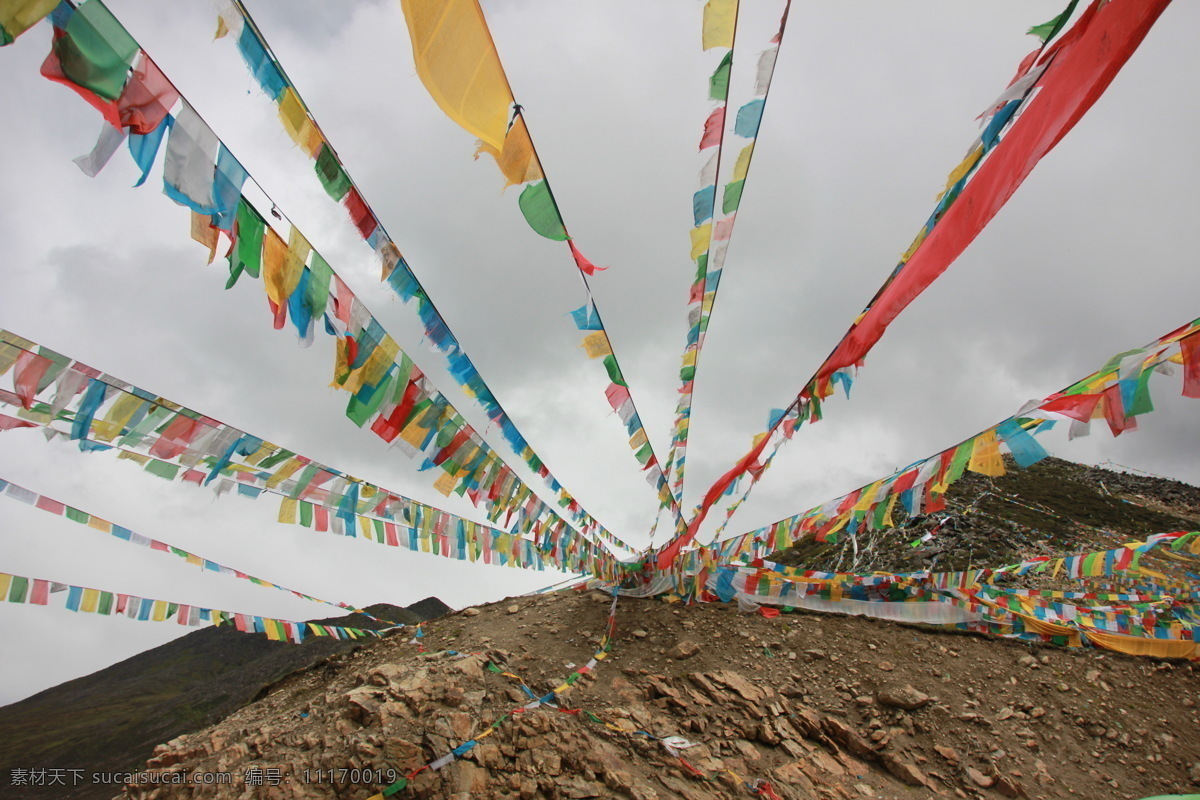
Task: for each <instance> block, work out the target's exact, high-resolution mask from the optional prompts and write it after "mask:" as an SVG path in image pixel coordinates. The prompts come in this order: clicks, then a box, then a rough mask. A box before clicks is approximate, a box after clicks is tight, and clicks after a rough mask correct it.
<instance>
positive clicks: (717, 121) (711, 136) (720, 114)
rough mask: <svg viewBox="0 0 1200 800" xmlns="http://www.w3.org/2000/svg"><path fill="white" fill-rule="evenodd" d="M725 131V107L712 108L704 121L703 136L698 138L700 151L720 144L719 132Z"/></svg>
mask: <svg viewBox="0 0 1200 800" xmlns="http://www.w3.org/2000/svg"><path fill="white" fill-rule="evenodd" d="M723 130H725V106H720V107H718V108H714V109H713V112H712V113H711V114H709V115H708V119H706V120H705V121H704V135H703V136H701V137H700V149H701V150H707V149H708V148H710V147H716V146H717V145H718V144H720V143H721V132H722V131H723Z"/></svg>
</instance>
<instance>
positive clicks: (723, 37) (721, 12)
mask: <svg viewBox="0 0 1200 800" xmlns="http://www.w3.org/2000/svg"><path fill="white" fill-rule="evenodd" d="M737 7H738V0H708V2H707V3H705V4H704V32H703V36H702V38H703V42H704V49H705V50H711V49H712V48H714V47H733V28H734V25H735V23H736V21H737Z"/></svg>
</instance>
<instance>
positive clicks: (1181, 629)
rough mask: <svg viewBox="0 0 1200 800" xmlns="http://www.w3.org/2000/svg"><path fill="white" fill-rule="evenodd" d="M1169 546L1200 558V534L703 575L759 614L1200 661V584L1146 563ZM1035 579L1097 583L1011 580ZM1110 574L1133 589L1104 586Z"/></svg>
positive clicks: (711, 594)
mask: <svg viewBox="0 0 1200 800" xmlns="http://www.w3.org/2000/svg"><path fill="white" fill-rule="evenodd" d="M1164 547H1165V548H1169V549H1170V551H1171V552H1172V553H1173V554H1189V555H1200V532H1196V531H1190V532H1189V531H1178V532H1173V533H1157V534H1153V535H1151V536H1149V537H1147V538H1146V540H1145V541H1141V542H1130V543H1127V544H1125V545H1122V546H1121V547H1117V548H1112V549H1110V550H1106V551H1098V552H1092V553H1082V554H1079V555H1074V556H1065V557H1057V558H1054V557H1045V556H1043V557H1038V558H1034V559H1029V560H1026V561H1022V562H1019V563H1017V564H1011V565H1008V566H1004V567H1000V568H997V569H974V570H965V571H958V572H928V571H925V572H912V573H901V574H889V573H873V574H870V575H863V574H853V573H835V572H820V571H815V570H803V569H797V568H791V567H785V566H782V565H779V564H775V563H773V562H769V561H762V560H757V561H756V562H754V565H752V566H745V567H735V566H719V567H717V568H716V569H715V570H713V571H711V572H709V573H707V574H701V579H702V580H703V581H704V583H703V586H704V587H705V589H706V591H707V593H708V599H710V600H721V601H724V602H729V601H731V600H733V599H738V600H739V603H741V604H743V605H745V606H749V607H750V608H751V609H752V608H754V606H755V605H756V604H760V603H765V604H767V605H775V606H788V607H802V608H808V609H813V610H820V611H829V612H832V613H846V614H861V615H866V616H872V617H877V618H881V619H890V620H894V621H903V622H910V623H924V624H932V625H944V626H948V627H953V628H957V629H959V630H970V631H974V632H977V633H985V634H991V635H1000V636H1005V637H1008V638H1019V639H1026V640H1033V641H1044V642H1052V643H1055V644H1060V645H1065V646H1074V647H1080V646H1084V645H1089V644H1090V645H1093V646H1097V647H1104V648H1107V649H1112V650H1118V651H1120V652H1124V653H1130V654H1134V655H1153V656H1157V657H1162V658H1200V643H1198V642H1197V640H1196V631H1197V623H1200V616H1198V615H1197V607H1196V603H1197V601H1200V584H1194V583H1193V584H1186V583H1178V582H1171V581H1170V579H1168V578H1167V576H1165V575H1163V574H1162V573H1159V572H1156V571H1154V570H1151V569H1149V568H1147V567H1146V566H1144V565H1143V564H1141V563H1140V560H1141V557H1142V556H1143V555H1145V554H1146V553H1149V552H1150V551H1152V550H1155V549H1156V548H1164ZM1027 575H1034V576H1038V577H1044V578H1051V579H1061V580H1074V581H1080V582H1085V583H1088V584H1089V585H1090V586H1089V588H1088V589H1087V590H1085V591H1061V590H1049V589H1020V588H1013V587H1008V586H1005V585H1003V583H1001V582H1002V581H1004V580H1006V579H1011V578H1015V577H1021V576H1027ZM1105 578H1107V579H1118V580H1120V581H1123V582H1125V584H1126V585H1125V586H1114V585H1113V584H1111V583H1107V582H1104V581H1103V580H1098V579H1105ZM1147 578H1149V579H1153V580H1157V581H1161V582H1162V583H1151V582H1148V581H1147V580H1146V579H1147ZM1113 589H1116V590H1117V591H1111V590H1113Z"/></svg>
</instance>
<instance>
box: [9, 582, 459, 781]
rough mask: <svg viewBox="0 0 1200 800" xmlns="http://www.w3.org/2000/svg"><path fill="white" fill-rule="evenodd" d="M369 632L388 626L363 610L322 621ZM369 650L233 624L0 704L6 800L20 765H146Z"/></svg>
mask: <svg viewBox="0 0 1200 800" xmlns="http://www.w3.org/2000/svg"><path fill="white" fill-rule="evenodd" d="M364 610H365V611H367V612H369V613H370V614H372V615H373V616H376V617H379V618H380V619H385V620H388V621H391V622H400V623H403V624H406V625H415V624H416V623H418V622H424V621H427V620H430V619H435V618H436V617H438V616H441V615H442V614H445V613H447V612H448V611H450V610H451V609H450V607H449V606H447V605H446V604H445V603H443V602H442V601H441V600H439V599H437V598H436V597H427V598H425V599H424V600H421V601H419V602H417V603H414V604H412V605H411V606H408V607H407V608H401V607H399V606H392V605H387V604H382V603H381V604H377V605H373V606H367V607H366V608H365V609H364ZM313 621H314V622H318V623H321V624H326V625H339V626H345V627H355V628H364V629H379V628H382V627H386V626H385V625H381V624H380V623H377V622H374V621H372V620H371V619H369V618H367V617H364V616H363V615H361V614H349V615H346V616H342V617H337V618H332V619H322V620H313ZM361 647H362V642H361V641H336V640H332V639H327V638H324V637H320V638H318V637H310V638H309V639H306V640H305V642H304V644H301V645H293V644H288V643H286V642H272V641H269V640H268V639H267V638H266V637H265V636H262V635H250V634H245V633H239V632H238V631H236V630H233V629H230V628H203V629H201V630H198V631H193V632H192V633H190V634H188V635H187V636H182V637H180V638H178V639H175V640H174V641H171V642H168V643H166V644H164V645H162V646H160V647H156V648H154V649H152V650H147V651H146V652H144V653H139V654H138V655H136V656H134V657H132V658H129V659H126V660H125V661H122V662H120V663H119V664H114V665H113V666H111V667H108V668H107V669H102V670H100V671H99V672H94V673H92V674H91V675H86V676H84V677H82V678H76V679H75V680H72V681H67V682H66V683H63V684H60V685H58V686H55V687H53V688H50V689H46V690H45V691H42V692H39V693H38V694H35V695H33V696H32V697H28V698H26V699H24V700H21V701H19V702H16V703H13V704H12V705H8V706H4V707H0V785H3V788H2V789H0V795H3V796H4V797H14V796H17V795H13V794H8V792H16V791H18V790H16V789H14V788H11V787H8V786H7V784H8V781H9V770H10V769H31V768H64V769H72V768H74V769H84V770H87V771H88V772H89V773H90V772H93V771H121V770H128V769H132V768H136V767H137V766H138V765H139V764H141V763H143V762H145V760H146V759H147V758H149V757H150V753H151V751H152V750H153V749H154V746H155V745H157V744H160V743H162V742H166V741H168V740H170V739H173V738H175V737H176V736H179V735H180V734H183V733H187V732H189V731H194V730H198V729H200V728H203V727H206V726H208V725H212V724H214V723H217V722H219V721H220V720H222V719H224V718H225V717H227V716H228V715H229V714H230V713H232V712H234V711H236V710H237V709H239V708H241V707H242V706H244V705H246V704H247V703H249V702H251V701H253V700H255V699H256V698H257V697H258V696H259V695H260V694H262V693H264V692H265V691H266V690H267V688H268V687H270V686H271V684H273V683H275V682H276V681H279V680H280V679H282V678H284V677H286V676H287V675H289V674H290V673H292V672H295V671H297V670H304V669H308V668H311V667H314V666H319V665H321V664H322V663H326V662H328V661H330V660H336V659H338V658H340V656H341V654H343V653H347V652H350V651H352V650H356V649H359V648H361ZM118 788H119V787H112V786H103V785H99V786H95V785H91V784H90V783H88V784H85V785H80V786H77V787H72V786H67V787H63V786H54V787H43V788H37V787H30V788H26V789H22V790H21V791H23V792H25V794H22V795H19V796H21V797H29V798H47V799H49V798H56V799H57V798H89V799H90V798H104V799H105V800H107V798H110V797H112V795H113V794H115V793H116V791H117V789H118Z"/></svg>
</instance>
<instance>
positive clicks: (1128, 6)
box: [818, 0, 1170, 376]
mask: <svg viewBox="0 0 1200 800" xmlns="http://www.w3.org/2000/svg"><path fill="white" fill-rule="evenodd" d="M1168 3H1170V0H1121V2H1110V3H1107V4H1106V5H1104V6H1103V7H1100V8H1099V9H1098V10H1095V9H1097V6H1098V5H1099V4H1096V5H1094V6H1093V7H1092V9H1090V10H1089V13H1088V14H1085V15H1084V16H1083V17H1081V18H1080V20H1079V22H1077V23H1076V24H1075V26H1074V27H1073V28H1072V30H1071V31H1070V32H1069V33H1068V34H1067V36H1064V38H1063V39H1062V40H1060V41H1059V42H1058V43H1056V47H1055V48H1053V49H1052V53H1053V56H1054V61H1053V63H1051V64H1050V66H1049V67H1048V68H1047V69H1046V71H1045V73H1044V74H1043V75H1042V78H1041V80H1039V81H1038V84H1037V85H1038V86H1039V87H1041V92H1040V93H1039V94H1038V95H1036V96H1035V97H1034V98H1033V99H1032V100H1030V101H1029V103H1028V105H1027V107H1026V108H1025V110H1024V112H1023V113H1022V114H1021V115H1020V116H1019V117H1017V119H1016V121H1015V122H1014V123H1013V126H1012V128H1011V129H1010V130H1009V132H1008V134H1007V135H1006V136H1005V137H1004V139H1003V140H1001V142H1000V143H999V144H998V145H997V146H996V147H995V149H994V150H993V151H992V153H991V155H990V156H989V157H988V159H987V160H986V161H984V162H983V164H982V165H980V167H979V169H978V171H976V173H975V176H974V177H973V178H971V180H970V181H968V182H967V185H966V187H965V188H964V189H963V191H962V193H961V194H960V195H959V197H958V199H957V200H956V201H955V202H954V204H953V205H951V206H950V208H949V209H947V211H946V213H945V216H944V217H943V218H942V219H941V221H940V222H939V223H938V224H937V225H935V226H934V228H933V229H932V230H931V231H930V232H929V235H928V236H927V237H926V239H925V241H924V242H923V243H922V244H921V246H920V247H919V248H918V249H917V251H916V252H915V253H914V254H913V256H912V258H910V259H909V260H908V263H907V264H905V265H904V268H903V269H901V270H900V271H899V272H898V273H897V274H896V277H895V279H894V280H893V281H892V282H891V283H890V284H888V285H887V286H886V287H885V288H884V289H883V290H882V291H881V292H880V293H879V296H878V297H877V298H876V301H875V302H874V303H873V304H872V306H871V308H870V309H869V310H868V311H867V312H866V313H865V314H864V315H863V317H862V319H861V320H859V322H858V324H857V325H855V326H854V327H853V328H852V329H851V330H850V332H849V333H847V335H846V337H845V338H844V339H842V342H841V343H840V344H839V345H838V347H837V349H836V350H835V351H834V352H833V354H832V355H831V356H830V357H829V358H828V359H827V360H826V361H825V363H824V364H823V365H822V366H821V369H820V370H819V371H818V375H819V376H828V375H831V374H833V372H834V371H836V370H838V369H841V368H842V367H848V366H851V365H852V364H855V363H857V362H859V361H861V360H862V359H863V357H864V356H866V354H867V353H868V352H869V351H870V350H871V348H872V347H874V346H875V344H876V342H878V341H879V340H880V338H882V337H883V334H884V332H885V331H886V330H887V327H888V325H890V324H891V323H892V321H893V320H895V319H896V317H897V316H899V314H900V312H901V311H903V310H904V309H905V308H906V307H907V306H908V304H909V303H911V302H912V301H913V300H915V299H916V298H917V296H918V295H920V294H921V292H923V291H925V289H926V288H927V287H928V286H929V285H930V284H931V283H933V281H934V280H936V279H937V278H938V276H940V275H941V274H942V273H943V272H945V271H946V269H947V268H948V267H949V266H950V264H951V262H953V261H954V260H955V259H956V258H958V256H959V254H961V253H962V252H963V250H965V249H966V248H967V246H968V245H969V244H971V242H972V241H974V240H975V237H976V236H977V235H978V234H979V232H980V231H981V230H983V228H984V226H985V225H987V224H988V223H989V222H991V220H992V218H993V217H994V216H995V215H996V214H997V213H998V212H999V211H1000V209H1001V208H1002V207H1003V206H1004V204H1005V203H1006V202H1007V201H1008V199H1009V198H1010V197H1012V195H1013V193H1014V192H1016V190H1017V188H1018V187H1019V186H1020V185H1021V183H1022V182H1023V181H1024V180H1025V178H1026V177H1027V176H1028V175H1029V173H1030V172H1031V171H1033V168H1034V166H1035V165H1036V164H1037V162H1038V161H1039V160H1041V158H1042V156H1044V155H1046V153H1048V152H1050V150H1052V149H1053V148H1054V146H1055V145H1056V144H1058V142H1059V140H1061V139H1062V137H1063V136H1065V135H1066V134H1067V132H1068V131H1070V130H1071V128H1073V127H1074V126H1075V123H1076V122H1078V121H1079V119H1080V118H1081V117H1082V116H1083V115H1084V113H1086V112H1087V110H1088V109H1089V108H1091V107H1092V104H1094V103H1095V102H1096V100H1097V99H1099V97H1100V95H1101V94H1103V93H1104V90H1105V89H1107V88H1108V85H1109V84H1110V83H1111V82H1112V80H1113V78H1114V77H1116V74H1117V72H1118V71H1120V69H1121V67H1122V66H1123V65H1124V64H1125V62H1126V61H1127V60H1128V59H1129V57H1130V56H1131V55H1133V52H1134V51H1135V50H1136V49H1137V47H1138V45H1139V44H1141V42H1142V39H1143V38H1145V36H1146V33H1147V32H1148V31H1149V30H1150V26H1151V25H1153V24H1154V21H1155V20H1156V19H1158V16H1159V14H1161V13H1162V12H1163V10H1164V9H1165V8H1166V7H1167V5H1168ZM1049 55H1051V52H1048V53H1046V54H1045V56H1043V57H1048V56H1049Z"/></svg>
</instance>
